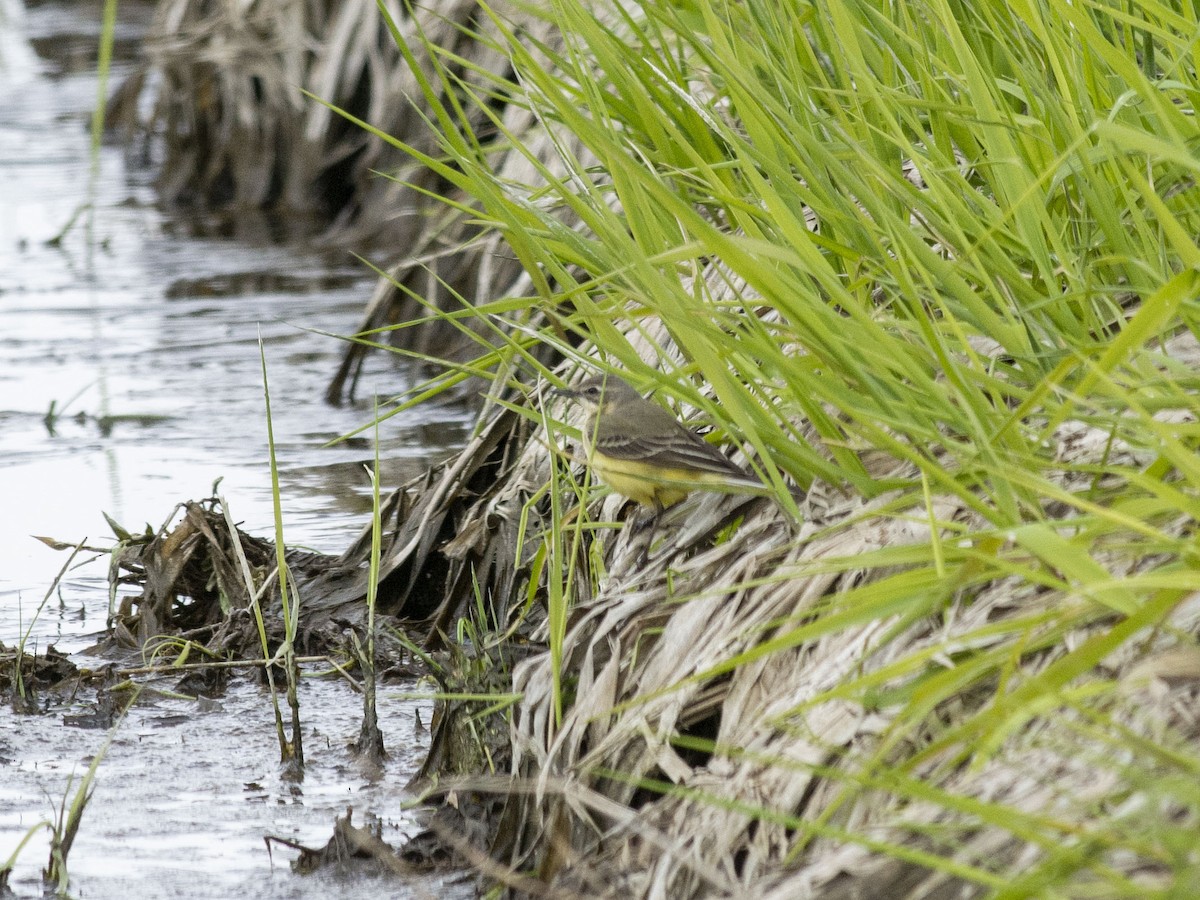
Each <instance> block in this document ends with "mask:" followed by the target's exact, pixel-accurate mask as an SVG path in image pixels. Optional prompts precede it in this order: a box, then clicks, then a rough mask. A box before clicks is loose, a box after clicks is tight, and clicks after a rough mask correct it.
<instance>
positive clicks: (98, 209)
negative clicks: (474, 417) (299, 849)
mask: <svg viewBox="0 0 1200 900" xmlns="http://www.w3.org/2000/svg"><path fill="white" fill-rule="evenodd" d="M119 10H120V15H121V16H122V19H123V24H122V26H121V29H120V31H119V35H118V37H119V38H120V40H119V42H118V48H117V50H118V54H120V53H121V52H122V51H124V52H126V53H128V52H130V51H131V48H132V47H133V46H134V39H135V37H136V35H137V33H138V30H139V28H141V27H144V23H145V22H146V21H148V18H149V15H150V11H151V6H150V5H149V4H147V3H144V2H143V3H133V2H130V0H122V2H121V3H120V5H119ZM99 21H100V4H99V3H96V4H94V5H89V4H88V3H71V4H69V5H67V4H63V5H59V4H56V3H42V4H38V5H37V6H35V7H32V8H31V9H29V10H27V11H25V12H24V13H23V12H22V11H21V9H20V7H19V5H18V3H17V2H16V0H0V497H2V498H3V506H2V508H3V515H0V642H3V643H5V644H8V645H12V644H14V643H15V642H16V641H17V639H18V637H19V636H20V634H21V633H23V631H24V629H25V628H26V627H28V626H29V623H30V621H31V619H32V616H33V611H34V610H35V609H36V607H37V606H38V604H39V602H40V601H41V600H42V597H43V594H44V592H45V591H46V589H47V587H48V585H49V584H50V582H51V580H52V578H53V576H54V574H55V573H56V572H57V571H58V569H59V567H60V566H61V565H62V564H63V562H64V561H65V558H66V557H65V555H64V554H62V553H56V552H54V551H52V550H50V549H48V548H47V547H45V546H43V545H42V544H40V543H38V542H36V541H34V540H32V539H31V538H30V537H29V536H30V535H48V536H51V537H54V538H56V539H60V540H63V541H71V542H74V541H78V540H80V539H83V538H85V537H86V538H88V539H89V540H90V542H92V543H94V544H103V543H104V542H105V539H106V538H107V537H108V536H109V535H110V530H109V528H108V526H107V524H106V523H105V521H104V518H103V513H105V512H107V513H108V514H109V515H111V516H112V517H113V518H114V519H115V520H116V521H118V522H119V523H121V524H122V525H124V526H125V527H127V528H129V529H131V530H140V529H141V528H143V527H145V526H146V525H147V524H149V525H150V526H151V527H155V528H156V527H158V526H159V525H161V524H162V520H163V519H164V518H165V517H166V516H167V515H168V514H170V512H171V510H172V508H173V507H174V505H175V504H176V503H177V502H180V501H182V500H186V499H198V498H202V497H205V496H208V494H209V492H210V491H211V489H212V485H213V483H214V482H216V481H217V480H218V479H222V480H221V485H220V491H221V493H222V494H224V496H225V497H226V498H227V499H228V502H229V505H230V507H231V509H232V512H233V513H234V516H235V518H236V519H237V520H239V521H240V522H242V523H243V527H244V528H245V529H246V530H247V531H249V532H251V533H255V534H264V535H266V534H269V533H270V531H271V527H272V526H271V504H270V479H269V472H268V468H267V462H266V458H267V457H266V427H265V419H264V411H263V388H262V379H261V363H260V359H259V340H260V338H261V340H262V341H263V344H264V345H265V348H266V357H267V364H268V367H269V373H270V379H271V406H272V410H273V419H274V428H275V436H276V442H277V446H278V457H279V462H280V466H281V487H282V493H283V507H284V517H285V529H286V531H285V533H286V536H287V538H288V541H289V543H294V544H298V545H305V546H309V547H314V548H316V549H320V550H325V551H332V552H340V551H341V550H342V549H344V548H345V546H346V545H347V544H348V543H349V542H350V541H351V540H352V539H353V536H354V535H355V534H356V533H357V531H358V529H359V528H360V527H361V526H362V524H363V523H364V522H365V521H367V519H368V515H367V512H368V510H369V508H370V497H369V485H368V482H367V477H366V475H365V473H364V471H363V466H364V464H366V463H368V462H369V461H370V460H371V459H372V457H373V448H372V444H371V441H370V440H369V439H368V440H363V439H358V440H354V441H349V442H345V443H341V444H337V445H334V446H330V447H327V446H325V444H326V443H327V442H329V441H331V440H333V439H334V438H336V437H338V436H339V435H341V434H344V433H346V432H348V431H351V430H353V429H356V428H358V427H359V426H361V425H362V424H363V423H364V422H366V421H369V419H370V418H371V414H372V411H371V408H370V404H369V402H368V403H365V404H361V405H359V406H357V407H346V408H341V409H334V408H330V407H328V406H326V405H325V404H324V403H323V402H322V400H321V397H322V394H323V391H324V388H325V385H326V382H327V380H328V378H329V377H330V375H331V373H332V372H333V371H334V369H335V366H336V360H337V356H338V351H339V344H338V343H337V342H336V341H335V340H333V339H331V338H328V337H325V336H323V335H322V334H320V333H319V332H322V331H328V332H335V333H336V332H344V331H346V330H348V329H351V328H353V327H354V324H355V323H356V321H357V319H358V316H359V314H360V312H361V308H362V305H363V303H364V302H365V299H366V298H367V296H368V295H369V293H370V289H371V285H372V281H373V278H372V276H371V275H370V274H369V273H366V272H364V270H363V268H362V266H361V265H359V264H357V263H356V262H354V261H353V260H352V259H351V258H350V257H349V256H348V254H344V253H343V254H338V255H334V256H330V255H325V256H322V255H320V254H319V253H318V252H317V251H315V250H314V249H313V248H311V247H308V246H305V245H303V244H302V243H291V244H287V245H280V244H276V243H272V242H271V240H270V239H269V238H268V237H264V236H263V235H265V232H264V231H263V230H261V229H257V230H256V229H254V228H253V227H252V225H251V224H250V223H252V219H251V218H250V217H244V218H243V219H241V220H239V221H238V223H237V227H236V229H235V230H236V231H237V232H238V236H239V238H243V240H239V241H237V242H235V241H231V240H223V239H216V238H198V237H194V236H192V235H194V234H195V233H196V232H197V231H198V230H199V231H205V233H209V234H211V233H213V232H212V231H211V230H207V231H206V230H205V229H204V228H200V229H197V228H194V227H193V224H194V223H191V222H188V221H178V220H177V221H170V220H168V219H166V218H164V216H163V214H162V213H161V212H160V211H159V210H157V209H156V208H155V205H154V193H153V190H152V188H151V186H150V182H149V178H150V175H149V173H146V172H139V171H131V170H130V169H129V168H127V166H126V164H125V161H124V159H123V155H122V151H121V150H120V149H119V148H116V147H105V148H103V149H102V150H101V151H100V154H99V159H98V160H97V163H96V167H95V173H96V177H95V180H94V181H93V180H92V177H91V176H92V162H91V160H90V156H89V146H88V140H89V138H88V130H87V126H88V117H89V115H90V111H91V108H92V104H93V102H94V100H95V92H96V82H95V78H94V74H93V69H94V59H95V47H96V43H97V36H98V30H99V29H98V23H99ZM124 71H128V63H127V62H122V61H121V59H120V58H118V61H117V63H116V66H115V69H114V73H113V76H112V81H111V84H113V85H115V84H117V83H119V80H120V77H121V74H122V73H123V72H124ZM89 201H91V202H92V204H93V206H92V207H91V210H90V213H86V212H85V213H84V214H82V215H80V211H81V210H82V209H84V207H85V205H86V204H87V203H88V202H89ZM76 217H78V218H76ZM73 220H75V226H74V227H73V228H71V229H70V230H69V231H67V232H66V234H65V236H63V237H62V239H61V240H57V238H58V237H59V236H60V234H61V233H62V232H63V230H64V228H65V227H66V226H67V225H68V223H70V222H72V221H73ZM247 232H249V233H250V234H251V235H254V234H258V235H259V236H260V237H259V239H258V240H257V242H255V241H249V242H247V241H246V240H244V238H245V237H246V233H247ZM372 362H373V365H374V368H373V369H369V370H368V371H367V372H366V373H365V375H364V380H363V382H362V384H361V387H360V391H359V395H360V396H363V397H368V398H369V397H370V396H371V395H372V393H373V392H375V391H377V392H379V393H380V394H381V395H383V396H385V397H386V396H390V395H392V394H394V393H396V392H397V391H398V390H400V389H402V388H403V386H404V385H403V373H402V372H401V371H399V370H397V369H395V368H394V367H392V365H391V364H390V363H389V362H388V361H386V360H384V359H382V358H376V359H375V360H373V361H372ZM469 418H470V417H469V412H468V411H467V410H465V409H462V408H441V409H437V408H430V409H424V410H421V411H418V412H414V413H410V414H408V415H405V416H397V417H394V418H392V419H390V420H388V421H387V422H386V423H384V425H383V426H382V427H381V429H380V441H381V453H382V455H383V456H384V458H385V460H386V462H385V464H384V471H383V475H384V484H385V485H395V484H397V483H398V482H400V481H402V480H405V479H407V478H409V477H412V476H415V475H417V474H419V473H420V471H421V470H423V469H424V468H425V467H426V466H427V465H428V463H429V462H430V461H432V460H436V459H440V458H441V457H443V456H445V455H446V454H447V453H448V452H449V450H450V448H452V447H453V446H455V445H457V444H459V443H460V442H461V441H462V440H463V436H464V430H465V428H466V426H467V423H468V421H469ZM366 437H368V438H369V437H370V435H367V436H366ZM105 574H106V562H105V560H103V559H101V560H98V561H96V562H95V563H93V564H91V565H89V566H86V567H84V568H81V569H77V570H75V571H73V572H71V573H70V574H69V575H68V577H67V578H66V579H65V581H64V582H63V584H62V585H61V586H60V588H59V591H58V592H57V595H56V596H54V597H52V598H51V599H50V601H49V603H48V604H47V607H46V609H45V610H43V611H42V613H41V616H40V618H39V619H38V620H37V622H36V624H35V625H34V626H33V629H32V633H31V637H30V641H31V646H30V649H40V648H44V647H45V646H46V645H47V644H50V643H55V644H58V645H59V648H60V649H63V650H66V651H69V652H70V651H77V650H79V649H80V648H81V647H83V646H84V645H86V644H89V643H91V640H90V637H89V635H91V634H94V633H95V632H97V631H99V630H100V629H102V628H103V626H104V618H105V610H106V604H107V596H106V587H105ZM91 664H92V665H94V664H95V662H94V661H93V662H92V663H91ZM307 694H308V697H309V704H308V708H309V718H308V719H306V721H307V723H308V724H307V726H306V738H305V740H306V743H307V744H309V746H310V747H312V748H313V752H312V758H311V759H310V762H311V763H312V766H313V769H312V772H311V774H310V778H309V780H308V781H307V782H306V784H305V785H304V786H303V796H302V798H299V799H297V798H295V797H290V796H289V795H287V794H286V793H285V792H284V790H283V788H282V787H281V786H280V785H279V784H278V783H277V782H278V779H277V777H276V774H275V763H274V761H273V759H274V754H275V751H274V750H273V749H272V748H273V725H272V723H271V721H270V718H269V715H267V711H268V710H269V706H268V705H267V703H266V701H265V698H264V697H263V696H261V695H260V694H259V692H258V691H257V689H256V688H251V687H247V686H243V687H242V689H241V691H240V693H238V692H231V695H230V696H229V697H227V698H226V699H224V700H223V701H221V702H222V703H223V704H224V706H225V707H226V709H225V711H223V712H214V713H211V714H206V715H204V716H197V715H196V710H195V708H194V705H188V703H187V702H185V701H166V700H163V701H159V702H158V705H157V706H155V705H151V706H146V707H143V706H139V707H137V708H135V709H134V711H133V712H132V713H131V716H132V718H131V720H130V721H129V722H127V723H126V725H125V726H123V728H122V729H121V731H120V733H119V735H118V738H117V743H116V745H115V746H114V748H113V750H112V752H111V754H110V758H109V759H108V760H106V762H105V763H104V765H103V766H102V767H101V770H100V771H101V775H100V788H99V791H98V792H97V797H96V804H95V806H94V808H92V809H89V811H88V813H87V814H86V815H85V818H84V824H83V830H82V832H81V835H80V838H79V840H78V842H77V846H76V848H75V850H74V852H73V854H72V858H71V865H70V869H71V871H72V873H73V875H74V876H75V878H76V879H77V880H76V881H75V883H74V884H73V889H75V890H76V891H77V893H78V894H79V895H81V896H86V897H93V898H97V897H128V896H156V897H158V896H177V895H178V896H183V895H186V896H188V897H190V898H204V897H228V896H235V895H242V894H249V893H253V895H255V896H263V897H266V896H295V897H327V896H342V895H345V896H351V895H353V896H394V895H395V893H396V888H395V886H394V885H390V886H387V887H382V886H380V888H379V890H374V889H372V888H370V886H369V885H367V886H362V885H360V886H359V887H358V888H354V889H353V890H350V891H349V893H347V890H348V889H347V888H346V886H345V885H336V884H321V883H319V882H316V881H313V880H303V879H298V878H296V876H292V875H291V874H290V872H288V871H287V868H286V864H285V863H281V861H280V860H276V866H275V868H274V869H272V868H271V865H270V861H269V860H268V859H267V857H266V853H265V850H264V849H263V846H262V842H261V841H262V835H263V834H266V833H272V832H274V833H278V834H282V835H285V836H292V837H299V838H301V839H303V840H305V841H308V842H311V843H316V844H319V843H322V842H323V840H324V838H325V837H327V836H328V834H329V833H330V831H331V828H332V821H333V815H334V813H340V812H342V811H343V809H344V807H345V805H346V804H347V802H354V803H355V804H356V808H357V814H356V817H357V818H358V820H359V821H361V811H362V810H363V809H365V808H366V807H365V806H362V805H360V804H362V803H367V804H383V808H384V810H396V809H398V803H399V800H398V796H397V792H396V791H395V789H394V787H393V788H390V789H389V788H386V787H380V786H374V787H372V786H368V785H365V784H364V782H363V780H362V779H361V778H359V777H357V776H355V775H354V773H353V772H352V771H351V770H350V769H348V768H347V766H348V760H347V754H346V752H345V749H344V745H345V744H346V743H347V742H348V741H349V740H351V739H353V737H354V735H355V734H356V733H357V728H358V721H357V718H356V715H351V714H349V713H352V712H353V711H354V710H356V709H357V708H358V702H359V701H358V700H357V698H354V697H347V692H346V689H345V687H344V685H342V684H340V683H328V682H314V683H313V686H310V687H309V688H308V689H307ZM385 705H386V701H385ZM159 706H160V707H161V709H159V708H158V707H159ZM168 711H169V712H174V713H179V712H183V713H186V714H187V719H186V720H185V723H184V724H181V725H179V726H177V727H168V726H166V725H163V726H162V727H159V726H158V725H156V724H155V722H156V718H155V717H156V716H162V715H165V713H166V712H168ZM62 715H63V713H62V712H61V711H58V712H55V713H53V714H50V715H46V716H38V717H25V718H17V717H15V716H14V715H13V714H12V713H11V712H10V711H9V710H8V708H7V704H3V705H0V860H3V859H4V858H6V857H7V856H8V854H9V853H11V852H12V851H13V850H14V849H15V848H16V846H17V842H18V841H19V840H20V837H21V836H22V835H23V834H24V832H25V830H26V829H28V828H30V827H31V826H33V825H34V824H35V823H36V822H37V821H38V820H39V819H41V818H43V817H45V816H47V815H49V814H50V813H51V809H52V802H51V801H52V800H53V799H54V798H61V797H62V795H63V793H64V792H65V791H66V785H67V779H68V777H69V776H70V774H71V772H72V771H75V772H76V773H77V775H78V774H81V773H82V770H83V769H84V768H86V765H87V763H86V761H85V760H86V759H87V758H88V756H89V754H91V753H93V752H95V751H96V750H97V749H98V748H99V746H100V744H101V743H102V741H103V736H104V735H103V732H94V731H80V730H78V729H67V728H64V727H63V725H62ZM411 715H412V712H411V706H408V705H405V706H401V705H398V704H397V705H395V706H394V708H393V709H392V710H391V712H390V713H389V711H388V710H386V709H385V710H381V716H383V717H388V716H390V717H391V718H389V721H390V722H391V723H392V725H393V726H394V730H393V732H392V734H390V735H388V737H387V739H388V741H389V745H390V747H391V748H392V749H393V750H395V749H396V748H397V747H400V748H401V750H403V748H404V747H410V748H415V747H416V746H418V744H417V742H416V741H417V739H416V737H415V735H414V733H413V731H412V728H411V721H410V720H411ZM397 717H398V718H397ZM193 719H194V721H193ZM425 719H426V721H428V716H427V715H426V716H425ZM163 721H165V720H163ZM160 724H161V723H160ZM309 729H312V730H313V734H312V736H309V735H308V730H309ZM201 747H205V748H208V750H209V751H211V753H212V755H211V756H210V757H206V756H204V754H203V753H202V752H201V751H200V748H201ZM413 755H414V754H413V753H412V752H410V753H409V754H408V755H407V756H406V755H404V754H403V753H402V754H401V755H399V756H398V757H395V758H393V760H392V762H391V763H390V764H389V770H388V780H389V781H390V782H391V783H392V784H402V783H403V782H404V781H405V780H406V779H407V774H406V773H408V772H411V767H412V765H413V761H412V758H413ZM193 764H195V765H198V766H199V769H197V770H196V771H194V772H192V773H191V774H187V767H188V766H192V765H193ZM201 764H202V765H201ZM249 783H255V784H259V785H260V789H259V790H258V791H257V792H256V791H251V790H250V789H249V788H248V787H246V786H245V785H246V784H249ZM389 790H390V791H391V793H390V794H389V793H388V791H389ZM381 792H382V793H381ZM397 815H399V813H397ZM401 824H403V823H399V824H398V823H397V822H395V821H393V822H392V823H391V826H390V827H391V830H392V831H393V832H395V831H396V830H397V829H398V828H399V827H401ZM395 836H396V835H395V834H394V833H393V834H387V833H385V837H390V838H392V839H394V838H395ZM43 850H44V843H43V844H41V845H39V847H37V848H34V849H31V850H29V851H28V852H26V853H24V854H23V855H22V857H21V861H20V864H19V865H18V870H17V873H16V877H15V878H16V885H17V887H18V890H19V891H22V892H23V893H22V895H25V893H28V892H31V891H35V886H36V884H37V871H38V869H39V867H40V866H42V865H44V864H45V859H44V852H43ZM168 861H169V863H168ZM218 861H219V862H218ZM181 867H182V868H181ZM168 869H169V870H170V877H167V875H168ZM214 870H215V871H214ZM148 883H153V884H154V885H155V889H154V890H153V891H151V892H149V893H147V889H146V885H147V884H148ZM438 893H440V889H439V890H438V891H431V890H430V889H429V888H424V889H421V888H419V887H418V888H416V889H415V892H414V893H412V894H409V896H423V895H430V894H432V895H437V894H438Z"/></svg>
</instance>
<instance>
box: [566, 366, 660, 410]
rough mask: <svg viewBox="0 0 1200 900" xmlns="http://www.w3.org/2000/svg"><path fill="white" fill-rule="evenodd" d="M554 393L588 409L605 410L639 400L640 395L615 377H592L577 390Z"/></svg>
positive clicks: (571, 389) (569, 389)
mask: <svg viewBox="0 0 1200 900" xmlns="http://www.w3.org/2000/svg"><path fill="white" fill-rule="evenodd" d="M555 393H558V394H562V395H563V396H564V397H570V398H571V399H572V400H575V401H577V402H578V403H580V404H582V405H583V406H585V407H587V408H588V409H594V410H598V411H599V412H601V413H603V412H604V411H605V410H609V409H612V407H613V406H614V405H615V404H617V403H621V402H625V401H628V400H631V399H636V400H640V399H641V395H640V394H639V393H638V392H637V391H635V390H634V389H633V388H632V387H630V386H629V385H628V384H626V383H625V382H624V381H622V380H621V379H620V378H618V377H617V376H616V375H594V376H592V377H591V378H589V379H587V380H586V381H584V382H582V383H581V384H580V385H579V387H577V388H556V389H555Z"/></svg>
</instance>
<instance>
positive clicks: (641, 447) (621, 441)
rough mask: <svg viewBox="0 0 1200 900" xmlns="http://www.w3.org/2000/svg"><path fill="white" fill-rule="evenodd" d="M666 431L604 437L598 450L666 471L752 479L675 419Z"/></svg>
mask: <svg viewBox="0 0 1200 900" xmlns="http://www.w3.org/2000/svg"><path fill="white" fill-rule="evenodd" d="M671 424H672V425H673V426H677V427H676V428H672V429H670V430H669V431H666V432H657V433H654V434H643V435H640V436H638V437H631V436H629V435H626V434H611V433H610V434H603V435H600V436H599V437H598V439H597V441H596V449H597V450H599V451H600V452H601V453H603V454H604V455H605V456H609V457H612V458H613V459H620V460H629V461H631V462H644V463H647V464H648V465H652V466H658V467H661V468H664V469H684V470H690V471H695V472H708V473H711V474H713V475H726V476H729V477H731V478H748V477H749V476H748V473H747V472H746V471H745V470H744V469H742V468H741V467H740V466H738V465H737V464H736V463H734V462H733V461H732V460H730V459H729V458H728V457H727V456H725V454H723V453H722V452H721V451H720V450H718V449H717V448H716V447H714V446H713V445H712V444H709V443H707V442H706V441H705V440H704V439H703V438H701V437H699V436H698V435H696V434H694V433H692V432H691V431H688V430H687V429H686V428H684V427H683V426H682V425H678V423H677V422H675V421H674V420H671Z"/></svg>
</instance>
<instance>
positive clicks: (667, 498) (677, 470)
mask: <svg viewBox="0 0 1200 900" xmlns="http://www.w3.org/2000/svg"><path fill="white" fill-rule="evenodd" d="M556 393H558V394H561V395H563V396H566V397H570V398H571V399H573V400H575V401H577V402H578V403H580V404H581V405H582V406H583V407H585V408H586V409H587V410H588V413H589V415H588V417H587V422H586V424H585V425H584V428H583V440H584V445H585V448H586V451H587V461H588V465H589V467H590V468H591V470H592V472H593V473H594V474H595V475H596V476H597V477H599V479H600V480H601V481H603V482H605V483H606V484H607V485H608V486H609V487H611V488H612V489H613V490H614V491H616V492H617V493H618V494H620V495H622V496H623V497H626V498H628V499H630V500H634V501H636V502H637V503H639V504H640V505H641V506H643V507H646V508H649V509H651V510H652V511H653V512H652V513H651V517H654V516H657V515H658V514H661V513H662V512H663V511H664V510H665V509H667V508H668V507H670V506H674V505H675V504H676V503H679V502H680V501H682V500H683V499H684V498H685V497H687V496H688V494H690V493H691V492H692V491H694V490H716V491H721V492H726V493H729V492H733V493H742V492H747V493H757V494H764V493H767V489H766V488H765V486H764V485H763V483H762V482H761V481H759V480H758V479H756V478H754V477H753V476H752V475H750V474H749V473H748V472H747V471H746V470H745V469H743V468H742V467H741V466H739V465H737V464H736V463H734V462H733V461H732V460H730V459H729V458H728V457H726V456H725V454H723V453H722V452H721V451H720V450H718V449H717V448H716V447H714V446H713V445H712V444H710V443H708V442H707V441H705V440H704V439H703V438H702V437H700V436H699V435H698V434H696V433H695V432H693V431H691V430H689V429H688V428H687V427H685V426H684V425H683V424H682V423H681V422H680V421H679V420H678V419H676V418H675V416H674V415H672V414H671V413H670V412H668V411H667V410H666V409H664V408H663V407H661V406H659V405H658V404H657V403H654V402H652V401H650V400H647V399H646V398H644V397H643V396H642V395H641V394H639V393H638V392H637V391H636V390H634V388H633V387H632V386H631V385H630V384H628V383H627V382H626V381H624V380H623V379H622V378H620V377H619V376H617V375H613V374H607V375H597V376H594V377H591V378H588V379H587V380H586V381H584V382H583V383H581V384H580V385H579V386H578V387H577V388H574V389H571V388H558V389H556Z"/></svg>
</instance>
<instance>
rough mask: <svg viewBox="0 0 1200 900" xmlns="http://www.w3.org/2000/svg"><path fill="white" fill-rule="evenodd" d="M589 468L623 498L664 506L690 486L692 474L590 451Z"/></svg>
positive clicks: (676, 498) (676, 499)
mask: <svg viewBox="0 0 1200 900" xmlns="http://www.w3.org/2000/svg"><path fill="white" fill-rule="evenodd" d="M591 466H592V471H593V472H595V473H596V475H597V476H599V477H600V479H601V480H602V481H603V482H604V483H605V484H607V485H608V486H609V487H611V488H612V489H613V490H614V491H616V492H617V493H618V494H620V495H622V496H623V497H628V498H629V499H630V500H634V501H636V502H638V503H640V504H641V505H642V506H652V507H657V508H661V509H666V508H667V507H668V506H673V505H675V504H676V503H678V502H679V501H681V500H683V499H684V498H685V497H686V496H687V495H688V494H689V493H690V492H691V489H692V487H691V486H692V485H693V484H694V482H695V480H696V478H695V474H694V473H689V472H686V471H684V470H682V469H667V468H661V467H658V466H652V465H650V464H648V463H644V462H641V461H637V460H628V459H615V458H613V457H611V456H606V455H605V454H603V453H599V452H593V453H592V458H591Z"/></svg>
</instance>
